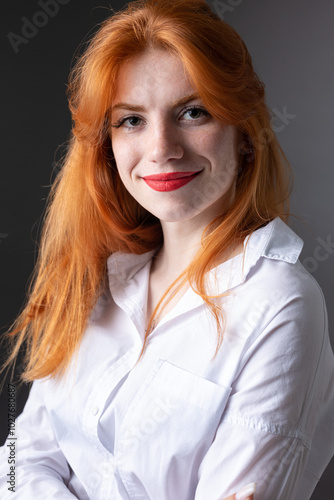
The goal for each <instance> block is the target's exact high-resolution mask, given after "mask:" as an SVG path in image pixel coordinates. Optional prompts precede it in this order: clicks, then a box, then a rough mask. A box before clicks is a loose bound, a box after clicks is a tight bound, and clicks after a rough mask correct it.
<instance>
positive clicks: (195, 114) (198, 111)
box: [182, 106, 209, 121]
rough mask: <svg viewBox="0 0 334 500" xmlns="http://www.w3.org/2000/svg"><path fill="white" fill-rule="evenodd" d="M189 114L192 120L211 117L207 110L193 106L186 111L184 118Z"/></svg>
mask: <svg viewBox="0 0 334 500" xmlns="http://www.w3.org/2000/svg"><path fill="white" fill-rule="evenodd" d="M187 113H189V115H190V116H191V118H192V120H198V119H199V118H202V116H209V112H208V111H207V110H206V109H205V108H200V107H199V106H191V107H189V108H187V109H185V111H184V113H183V115H182V116H184V115H186V114H187ZM192 120H191V121H192Z"/></svg>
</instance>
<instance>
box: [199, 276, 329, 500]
mask: <svg viewBox="0 0 334 500" xmlns="http://www.w3.org/2000/svg"><path fill="white" fill-rule="evenodd" d="M271 315H272V318H271V319H270V321H268V323H267V325H266V327H265V328H264V330H263V331H262V332H261V334H260V335H258V336H257V337H256V338H255V340H254V341H253V342H252V343H251V344H250V345H248V346H246V347H245V350H244V354H243V356H242V359H241V360H240V369H239V371H238V374H237V377H236V379H235V380H234V383H233V385H232V391H231V395H230V398H229V401H228V403H227V406H226V408H225V411H224V413H223V415H222V418H221V421H220V424H219V427H218V429H217V432H216V435H215V439H214V441H213V443H212V445H211V446H210V448H209V450H208V452H207V454H206V455H205V457H204V459H203V461H202V463H201V466H200V469H199V482H198V485H197V489H196V494H195V500H205V499H208V498H210V500H222V499H223V498H225V497H226V496H228V495H230V494H233V493H234V492H236V491H238V489H239V488H241V487H242V486H244V485H246V484H248V483H250V482H255V483H257V492H256V497H255V498H256V500H266V499H268V498H272V499H275V500H286V499H290V500H292V499H293V500H295V499H297V498H299V496H298V489H299V487H300V483H301V480H302V477H303V473H304V470H305V467H306V464H307V461H308V456H309V449H310V447H311V440H312V435H313V434H314V431H315V427H316V421H317V416H316V415H317V412H319V411H320V409H321V407H322V406H324V404H325V402H324V397H325V396H324V394H325V391H326V389H325V385H326V386H328V385H329V384H333V373H332V371H333V369H332V366H331V371H330V372H329V371H328V372H327V374H326V367H325V366H324V363H323V360H324V359H326V358H325V353H324V351H325V348H328V347H329V344H328V343H327V342H326V339H327V338H328V332H327V320H326V318H327V315H326V308H325V303H324V299H323V295H322V292H321V291H320V289H319V288H317V285H315V286H314V287H313V286H311V288H309V289H308V290H307V292H306V293H301V294H299V296H298V294H297V295H296V294H293V296H292V297H291V299H290V300H289V301H288V302H286V303H285V304H282V305H280V306H278V308H276V310H275V312H274V314H273V313H271ZM327 366H328V365H327ZM328 375H330V376H329V377H328ZM303 500H307V499H306V498H305V497H304V499H303Z"/></svg>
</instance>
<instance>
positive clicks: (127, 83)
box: [111, 50, 239, 224]
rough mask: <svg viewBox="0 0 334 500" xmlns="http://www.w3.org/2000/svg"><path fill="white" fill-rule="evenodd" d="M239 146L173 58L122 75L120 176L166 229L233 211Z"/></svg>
mask: <svg viewBox="0 0 334 500" xmlns="http://www.w3.org/2000/svg"><path fill="white" fill-rule="evenodd" d="M238 139H239V134H238V131H237V129H236V128H235V127H234V126H231V125H227V124H222V123H221V122H218V121H217V120H216V119H215V118H213V117H212V116H211V115H210V114H209V112H208V111H207V110H206V109H205V107H204V104H203V102H202V100H201V99H200V98H199V96H198V95H197V94H196V89H195V88H194V87H193V86H192V84H191V82H190V80H189V78H188V76H187V74H186V73H185V71H184V68H183V65H182V63H181V62H180V60H179V59H178V58H176V57H175V56H174V55H172V54H171V53H169V52H167V51H162V50H151V51H147V52H145V53H143V54H140V55H139V56H136V57H135V58H133V59H131V60H130V61H127V62H126V63H124V64H123V66H122V67H121V70H120V73H119V77H118V82H117V88H116V95H115V98H114V101H113V107H112V127H111V140H112V148H113V152H114V157H115V161H116V165H117V169H118V173H119V175H120V178H121V180H122V182H123V184H124V186H125V187H126V189H127V190H128V192H129V193H130V194H131V195H132V196H133V198H135V199H136V201H137V202H138V203H139V204H140V205H142V206H143V207H144V208H146V210H148V211H149V212H151V213H152V214H154V215H155V216H156V217H158V218H159V219H160V220H161V222H163V221H165V222H177V221H185V220H189V219H193V221H194V222H196V223H201V224H209V222H211V221H212V220H213V219H214V218H215V217H216V216H217V215H220V214H222V213H223V212H225V211H226V210H227V209H228V207H229V205H230V204H231V202H232V200H233V198H234V190H235V180H236V173H237V170H238V163H239V154H238ZM166 174H169V175H166ZM151 176H154V177H153V178H152V177H151Z"/></svg>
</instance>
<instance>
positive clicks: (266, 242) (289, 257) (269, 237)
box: [107, 217, 303, 293]
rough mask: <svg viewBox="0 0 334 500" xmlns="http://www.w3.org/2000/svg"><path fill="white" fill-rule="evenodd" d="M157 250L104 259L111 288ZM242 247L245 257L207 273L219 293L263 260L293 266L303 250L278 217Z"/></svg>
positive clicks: (256, 232)
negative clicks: (286, 263)
mask: <svg viewBox="0 0 334 500" xmlns="http://www.w3.org/2000/svg"><path fill="white" fill-rule="evenodd" d="M158 248H159V247H156V248H155V249H153V250H151V251H149V252H145V253H143V254H140V255H137V254H132V253H124V252H114V253H113V254H112V255H111V256H110V257H109V258H108V260H107V269H108V278H109V285H110V288H111V289H115V288H116V289H117V288H119V287H121V286H122V285H124V283H125V282H127V281H128V280H131V278H133V276H134V275H135V274H136V273H137V272H138V271H139V270H140V269H142V268H143V267H144V266H145V265H146V264H147V263H148V261H150V260H151V258H152V257H153V255H154V254H155V253H156V251H157V250H158ZM244 248H245V254H244V255H243V254H240V255H238V256H236V257H234V258H233V259H230V260H228V261H227V262H223V263H222V264H220V265H218V266H217V267H216V268H214V269H212V270H211V271H210V273H209V281H212V280H213V281H214V282H215V283H219V285H218V289H219V292H218V293H221V292H222V291H223V289H225V290H227V289H229V288H233V287H235V286H237V285H239V284H240V283H242V282H243V281H245V279H246V278H247V275H248V274H249V272H250V270H251V269H252V268H253V267H254V266H255V265H256V263H257V262H258V261H259V259H260V258H262V257H263V258H267V259H273V260H281V261H285V262H289V263H291V264H295V263H296V261H297V260H298V257H299V255H300V252H301V250H302V248H303V241H302V239H301V238H300V237H299V236H297V235H296V233H295V232H294V231H293V230H292V229H290V228H289V227H288V226H287V225H286V224H285V223H284V222H283V221H282V220H281V219H280V218H279V217H277V218H276V219H274V220H272V221H271V222H269V223H268V224H267V225H266V226H264V227H262V228H260V229H257V230H256V231H254V232H253V233H252V234H251V235H250V236H248V237H247V238H246V239H245V241H244ZM240 260H241V264H242V265H240ZM226 280H227V281H228V282H227V281H226Z"/></svg>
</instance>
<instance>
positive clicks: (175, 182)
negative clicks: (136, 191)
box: [143, 170, 202, 191]
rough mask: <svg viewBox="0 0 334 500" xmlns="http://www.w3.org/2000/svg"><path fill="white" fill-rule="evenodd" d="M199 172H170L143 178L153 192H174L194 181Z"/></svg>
mask: <svg viewBox="0 0 334 500" xmlns="http://www.w3.org/2000/svg"><path fill="white" fill-rule="evenodd" d="M201 172H202V170H200V171H199V172H171V173H165V174H159V175H147V176H146V177H143V179H144V181H145V182H146V184H147V185H148V186H149V187H150V188H152V189H154V191H174V190H175V189H179V188H180V187H182V186H185V185H186V184H188V182H190V181H192V180H193V179H195V177H196V176H197V175H198V174H200V173H201Z"/></svg>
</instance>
